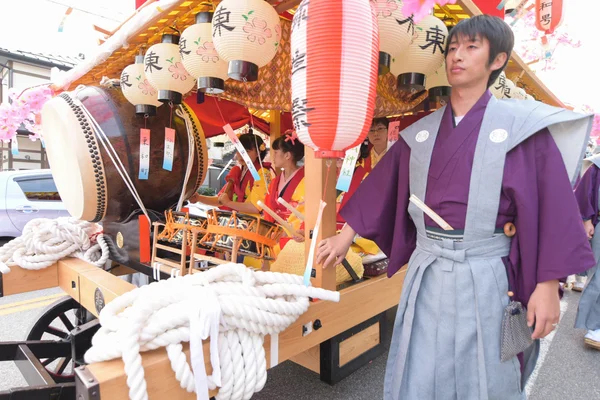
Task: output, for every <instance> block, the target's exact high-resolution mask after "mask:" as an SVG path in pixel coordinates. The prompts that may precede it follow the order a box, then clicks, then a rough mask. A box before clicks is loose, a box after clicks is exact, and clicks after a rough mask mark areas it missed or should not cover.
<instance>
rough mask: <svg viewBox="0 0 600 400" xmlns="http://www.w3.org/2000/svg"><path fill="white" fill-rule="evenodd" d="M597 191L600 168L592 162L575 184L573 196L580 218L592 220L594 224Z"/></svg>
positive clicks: (595, 221)
mask: <svg viewBox="0 0 600 400" xmlns="http://www.w3.org/2000/svg"><path fill="white" fill-rule="evenodd" d="M598 191H600V169H599V168H598V167H597V166H596V165H595V164H592V165H591V166H590V167H589V168H588V169H587V170H586V171H585V173H584V174H583V177H581V180H580V181H579V183H578V184H577V187H576V188H575V198H576V199H577V204H578V205H579V211H580V212H581V218H582V219H583V220H584V221H587V220H592V224H593V225H594V226H596V225H597V224H598Z"/></svg>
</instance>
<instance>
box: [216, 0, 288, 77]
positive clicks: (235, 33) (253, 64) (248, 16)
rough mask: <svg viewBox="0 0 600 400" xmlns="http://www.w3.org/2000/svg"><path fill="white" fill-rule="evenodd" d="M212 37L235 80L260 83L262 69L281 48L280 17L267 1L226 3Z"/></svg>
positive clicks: (218, 12)
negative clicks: (259, 70)
mask: <svg viewBox="0 0 600 400" xmlns="http://www.w3.org/2000/svg"><path fill="white" fill-rule="evenodd" d="M212 38H213V42H214V44H215V48H216V49H217V52H218V53H219V55H220V56H221V58H223V60H225V61H227V62H228V63H229V69H228V75H229V77H230V78H231V79H235V80H236V81H244V80H245V81H248V82H251V81H256V80H257V79H258V69H259V68H260V67H263V66H265V65H267V64H268V63H269V62H270V61H271V60H272V59H273V57H275V54H276V53H277V50H278V49H279V41H280V40H281V24H280V23H279V15H278V14H277V11H275V9H274V8H273V7H272V6H271V5H270V4H269V3H267V2H266V1H264V0H223V1H222V2H221V3H219V5H218V6H217V8H216V9H215V13H214V15H213V20H212Z"/></svg>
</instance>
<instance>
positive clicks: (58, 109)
mask: <svg viewBox="0 0 600 400" xmlns="http://www.w3.org/2000/svg"><path fill="white" fill-rule="evenodd" d="M181 107H182V108H183V110H170V109H169V108H168V107H161V108H160V109H158V110H157V113H156V115H155V116H153V117H150V118H147V119H144V116H139V115H136V113H135V108H134V106H133V105H131V104H130V103H129V102H127V101H126V100H125V98H124V96H123V94H122V93H121V91H120V90H119V89H114V88H112V89H111V88H99V87H91V86H88V87H83V88H78V89H77V90H76V91H75V92H70V93H67V92H65V93H62V94H61V95H59V96H57V97H55V98H53V99H51V100H50V101H48V102H47V103H46V104H45V106H44V108H43V110H42V119H43V136H44V140H45V143H46V152H47V154H48V161H49V164H50V168H51V169H52V175H53V177H54V180H55V181H56V186H57V188H58V191H59V193H60V196H61V198H62V200H63V202H64V204H65V206H66V208H67V210H68V211H69V213H70V214H71V215H72V216H73V217H75V218H78V219H81V220H87V221H93V222H98V221H111V222H124V221H128V220H129V219H130V218H131V217H132V216H134V215H137V214H136V213H139V212H140V209H141V206H140V204H139V203H140V202H141V203H142V204H143V206H144V208H146V210H148V211H149V212H150V211H151V210H152V211H154V212H156V213H159V214H163V212H164V211H165V210H167V209H170V208H173V207H174V206H176V205H177V202H178V200H179V198H180V196H181V193H182V192H183V193H184V198H189V197H190V196H191V195H192V194H194V193H195V192H196V190H197V189H198V188H199V187H200V185H202V183H203V181H204V178H205V176H206V172H207V169H208V164H207V160H208V157H207V152H206V143H205V138H204V132H203V131H202V126H201V125H200V122H199V121H198V119H197V118H196V116H195V115H194V113H193V112H192V111H191V110H190V109H189V108H188V107H187V106H186V105H185V104H182V106H181ZM181 116H187V117H188V118H187V121H188V123H187V124H186V118H182V117H181ZM98 126H99V127H100V129H98V128H97V127H98ZM167 127H172V128H173V129H174V130H175V142H174V145H173V150H172V157H173V161H172V162H171V163H170V167H167V169H165V165H166V164H165V154H166V153H167V152H165V143H166V141H165V128H167ZM141 128H147V129H148V130H149V132H150V133H149V136H144V139H143V140H149V145H148V147H142V146H141V143H140V142H141V141H142V135H141V131H140V129H141ZM101 132H103V134H102V133H101ZM191 138H193V140H190V139H191ZM107 142H108V143H109V144H107ZM192 143H193V146H194V148H191V149H190V145H191V144H192ZM105 145H106V147H105ZM107 148H108V150H107ZM142 148H144V149H146V148H147V149H148V150H147V151H146V150H145V152H143V153H142V152H141V149H142ZM142 159H143V160H144V162H143V163H142V162H141V160H142ZM188 168H189V171H188ZM142 169H143V170H144V171H146V173H142ZM144 175H145V176H144ZM186 176H187V178H186ZM124 177H127V178H128V179H124ZM132 188H134V189H135V191H136V192H137V194H135V195H134V194H133V193H132V192H133V191H134V189H132ZM136 197H137V198H138V199H139V201H137V200H136Z"/></svg>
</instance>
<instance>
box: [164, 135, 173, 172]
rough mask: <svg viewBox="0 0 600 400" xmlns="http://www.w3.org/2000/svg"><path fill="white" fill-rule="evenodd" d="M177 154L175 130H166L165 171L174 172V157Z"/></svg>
mask: <svg viewBox="0 0 600 400" xmlns="http://www.w3.org/2000/svg"><path fill="white" fill-rule="evenodd" d="M174 153H175V129H172V128H165V156H164V159H163V169H166V170H167V171H173V157H174Z"/></svg>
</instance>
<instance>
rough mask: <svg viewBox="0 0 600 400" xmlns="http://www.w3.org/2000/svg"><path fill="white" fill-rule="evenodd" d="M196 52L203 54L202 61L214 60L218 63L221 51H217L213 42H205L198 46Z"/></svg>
mask: <svg viewBox="0 0 600 400" xmlns="http://www.w3.org/2000/svg"><path fill="white" fill-rule="evenodd" d="M196 54H198V55H199V56H202V61H204V62H210V61H212V62H214V63H216V62H217V61H219V53H217V50H216V49H215V45H214V44H213V42H204V45H202V46H199V47H198V50H196Z"/></svg>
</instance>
